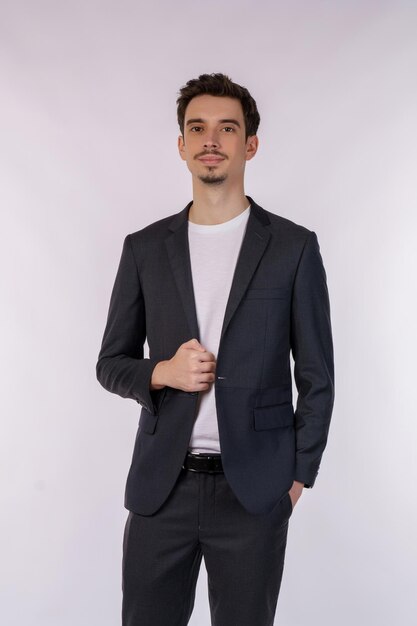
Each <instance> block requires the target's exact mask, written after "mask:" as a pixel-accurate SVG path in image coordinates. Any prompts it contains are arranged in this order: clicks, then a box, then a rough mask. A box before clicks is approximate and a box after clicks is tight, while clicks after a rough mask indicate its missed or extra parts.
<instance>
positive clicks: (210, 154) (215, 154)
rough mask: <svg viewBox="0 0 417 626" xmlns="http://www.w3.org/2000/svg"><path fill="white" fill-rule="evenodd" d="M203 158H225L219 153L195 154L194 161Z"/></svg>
mask: <svg viewBox="0 0 417 626" xmlns="http://www.w3.org/2000/svg"><path fill="white" fill-rule="evenodd" d="M205 156H218V157H221V158H222V159H226V158H227V157H226V156H225V155H224V154H221V153H220V152H203V154H197V156H196V159H201V158H202V157H205Z"/></svg>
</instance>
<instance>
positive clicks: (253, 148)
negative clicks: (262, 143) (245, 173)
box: [246, 135, 259, 161]
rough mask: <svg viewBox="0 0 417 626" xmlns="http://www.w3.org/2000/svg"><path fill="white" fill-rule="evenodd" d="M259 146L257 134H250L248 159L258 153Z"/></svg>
mask: <svg viewBox="0 0 417 626" xmlns="http://www.w3.org/2000/svg"><path fill="white" fill-rule="evenodd" d="M258 146H259V139H258V136H257V135H250V136H249V137H248V140H247V143H246V160H247V161H250V160H251V159H252V158H253V157H254V156H255V154H256V152H257V150H258Z"/></svg>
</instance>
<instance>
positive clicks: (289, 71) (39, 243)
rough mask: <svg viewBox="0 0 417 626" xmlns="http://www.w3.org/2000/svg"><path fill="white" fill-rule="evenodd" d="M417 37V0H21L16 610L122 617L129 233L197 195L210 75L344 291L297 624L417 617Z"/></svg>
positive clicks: (9, 484)
mask: <svg viewBox="0 0 417 626" xmlns="http://www.w3.org/2000/svg"><path fill="white" fill-rule="evenodd" d="M416 32H417V5H416V3H415V2H414V1H411V0H410V1H409V2H407V1H401V0H395V1H394V0H392V1H391V2H386V1H383V0H381V1H378V2H377V1H369V0H361V1H357V2H356V1H352V0H349V1H348V0H346V1H336V0H335V1H328V2H324V1H320V0H316V1H314V0H303V1H301V0H300V1H297V0H295V1H294V0H293V1H288V2H279V1H276V0H275V1H272V0H271V1H262V0H259V1H258V2H254V1H253V0H251V1H248V0H246V1H245V0H241V1H239V2H237V1H236V0H229V2H227V3H225V2H219V1H218V0H212V1H211V2H210V3H203V2H198V1H196V0H194V1H191V0H190V1H185V0H181V1H177V2H174V3H170V2H155V3H154V4H152V5H151V3H148V2H147V3H145V2H139V1H136V2H134V1H133V0H131V1H123V0H118V1H117V2H116V0H108V1H105V0H103V1H99V0H95V1H89V0H83V1H81V0H72V2H63V1H62V0H49V1H46V0H45V1H37V0H32V1H30V0H26V1H19V0H13V1H12V2H5V1H4V0H3V1H1V2H0V73H1V99H0V171H1V181H0V206H1V245H0V263H1V285H0V287H1V307H0V311H1V372H0V380H1V434H0V480H1V502H0V516H1V528H0V554H1V558H0V563H1V565H0V568H1V580H0V593H1V598H0V607H1V608H0V620H1V622H2V623H3V624H7V626H22V625H23V624H25V625H26V626H116V625H117V624H120V607H121V555H122V533H123V528H124V524H125V520H126V517H127V511H126V510H125V509H124V507H123V497H124V486H125V479H126V476H127V472H128V469H129V465H130V460H131V454H132V450H133V443H134V437H135V434H136V428H137V422H138V417H139V410H140V407H139V405H138V404H137V403H136V402H134V401H132V400H126V399H122V398H120V397H119V396H116V395H114V394H110V393H108V392H106V391H105V390H104V389H103V388H102V387H101V386H100V385H99V383H98V382H97V380H96V376H95V365H96V361H97V356H98V352H99V349H100V344H101V339H102V334H103V331H104V326H105V322H106V317H107V311H108V305H109V299H110V293H111V289H112V286H113V282H114V278H115V274H116V270H117V266H118V263H119V259H120V254H121V250H122V244H123V239H124V237H125V236H126V234H127V233H131V232H134V231H136V230H139V229H140V228H143V227H144V226H146V225H147V224H149V223H151V222H153V221H155V220H157V219H160V218H162V217H165V216H168V215H171V214H173V213H176V212H178V211H180V210H181V209H183V208H184V206H185V205H186V204H187V203H188V202H189V201H190V200H191V199H192V195H191V191H192V190H191V174H190V173H189V171H188V169H187V167H186V164H185V163H184V162H183V161H182V160H181V159H180V157H179V155H178V152H177V137H178V134H179V129H178V125H177V120H176V103H175V100H176V98H177V95H178V90H179V89H180V87H181V86H182V85H184V84H185V83H186V81H187V80H189V79H190V78H195V77H197V76H198V75H199V74H201V73H204V72H207V73H211V72H224V73H226V74H227V75H229V76H230V77H231V78H232V80H234V81H236V82H238V83H240V84H242V85H244V86H246V87H247V88H248V89H249V90H250V92H251V93H252V95H253V97H254V98H255V100H256V102H257V104H258V108H259V111H260V115H261V124H260V127H259V132H258V137H259V150H258V153H257V155H256V157H255V158H254V159H253V160H252V161H250V162H249V163H248V164H247V166H246V176H245V192H246V194H248V195H250V196H252V197H253V198H254V199H255V201H256V202H257V203H258V204H260V205H261V206H262V207H264V208H265V209H267V210H269V211H272V212H274V213H276V214H278V215H282V216H284V217H286V218H289V219H291V220H293V221H294V222H296V223H298V224H302V225H304V226H306V227H307V228H309V229H311V230H314V231H315V232H316V233H317V235H318V239H319V243H320V246H321V252H322V256H323V259H324V263H325V267H326V271H327V278H328V287H329V292H330V296H331V312H332V324H333V332H334V346H335V357H336V402H335V407H334V413H333V419H332V424H331V428H330V434H329V440H328V445H327V448H326V450H325V453H324V455H323V459H322V464H321V468H320V472H319V475H318V477H317V481H316V483H315V486H314V487H313V489H311V490H304V493H303V495H302V497H301V499H300V500H299V501H298V503H297V505H296V508H295V510H294V513H293V516H292V518H291V520H290V529H289V535H288V543H287V553H286V562H285V569H284V576H283V581H282V586H281V592H280V596H279V600H278V606H277V614H276V624H282V625H286V626H306V625H307V624H308V625H311V626H319V625H320V626H351V625H352V624H355V626H369V625H371V626H373V625H378V626H393V625H394V624H396V625H400V626H408V625H409V624H412V623H413V620H414V618H415V614H416V610H417V606H416V600H415V598H416V596H415V588H416V582H417V580H416V558H417V542H416V539H415V528H416V526H417V519H416V517H417V516H416V480H417V471H416V469H417V468H416V443H417V425H416V421H417V412H416V401H415V397H416V387H417V383H416V378H417V372H416V354H417V341H416V319H417V306H416V289H415V287H416V268H417V265H416V210H417V192H416V172H417V149H416V146H417V132H416V131H417V123H416V119H417V116H416V110H417V109H416V106H417V98H416V96H417V37H416ZM190 624H191V626H207V625H209V624H210V617H209V605H208V597H207V573H206V570H205V566H204V561H203V562H202V566H201V570H200V576H199V580H198V586H197V595H196V602H195V608H194V613H193V615H192V618H191V621H190ZM254 626H257V625H254Z"/></svg>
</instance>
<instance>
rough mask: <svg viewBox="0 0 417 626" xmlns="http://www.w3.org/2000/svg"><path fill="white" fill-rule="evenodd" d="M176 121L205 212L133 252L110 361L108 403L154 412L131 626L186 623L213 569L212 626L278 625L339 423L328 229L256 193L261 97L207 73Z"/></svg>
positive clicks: (153, 231) (103, 374) (143, 457)
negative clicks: (201, 575)
mask: <svg viewBox="0 0 417 626" xmlns="http://www.w3.org/2000/svg"><path fill="white" fill-rule="evenodd" d="M177 105H178V109H177V113H178V122H179V126H180V130H181V135H180V136H179V138H178V148H179V154H180V156H181V158H182V159H183V160H184V161H186V163H187V167H188V169H189V170H190V172H191V175H192V184H193V200H192V201H191V202H189V203H188V204H187V206H186V207H185V208H184V209H183V210H182V211H180V212H179V213H175V214H172V215H170V216H169V217H165V218H163V219H160V220H158V221H156V222H154V223H153V224H150V225H148V226H146V227H145V228H142V229H141V230H139V231H137V232H135V233H132V234H130V235H127V236H126V238H125V240H124V244H123V250H122V255H121V259H120V264H119V268H118V272H117V275H116V279H115V284H114V287H113V291H112V294H111V299H110V307H109V313H108V318H107V324H106V328H105V331H104V337H103V342H102V346H101V350H100V354H99V358H98V362H97V378H98V380H99V381H100V383H101V384H102V385H103V387H105V388H106V389H107V390H108V391H110V392H113V393H117V394H119V395H120V396H122V397H123V398H131V399H134V400H136V401H137V402H138V403H139V404H140V405H141V407H142V409H141V412H140V420H139V428H138V433H137V436H136V441H135V447H134V452H133V459H132V464H131V467H130V471H129V476H128V479H127V486H126V498H125V506H126V508H127V509H128V510H129V515H128V519H127V522H126V528H125V533H124V541H123V608H122V616H123V625H124V626H139V625H140V626H174V625H175V626H182V625H185V624H187V623H188V621H189V619H190V616H191V613H192V611H193V607H194V600H195V587H196V581H197V578H198V572H199V568H200V564H201V558H202V556H203V555H204V562H205V566H206V569H207V574H208V586H209V602H210V611H211V619H212V624H213V625H214V626H272V624H273V621H274V615H275V611H276V604H277V599H278V594H279V589H280V585H281V578H282V572H283V566H284V555H285V548H286V538H287V531H288V521H289V518H290V516H291V514H292V512H293V510H294V507H295V505H296V502H297V500H298V498H299V497H300V495H301V493H302V491H303V488H304V487H312V486H313V484H314V482H315V479H316V476H317V473H318V469H319V465H320V461H321V457H322V454H323V451H324V448H325V446H326V443H327V435H328V430H329V424H330V418H331V413H332V408H333V398H334V374H333V348H332V336H331V322H330V307H329V299H328V291H327V286H326V274H325V270H324V267H323V263H322V258H321V255H320V250H319V245H318V240H317V237H316V234H315V232H314V231H310V230H308V229H307V228H304V227H303V226H299V225H297V224H295V223H294V222H292V221H290V220H288V219H285V218H283V217H279V216H278V215H276V214H274V213H272V212H269V211H267V210H265V209H263V208H262V207H260V206H259V205H258V204H257V203H256V202H255V201H254V200H253V199H252V198H251V197H250V196H246V195H245V193H244V184H243V178H244V171H245V165H246V161H249V160H250V159H252V158H253V157H254V156H255V154H256V151H257V148H258V138H257V136H256V132H257V129H258V125H259V121H260V117H259V113H258V110H257V107H256V102H255V100H254V99H253V98H252V97H251V95H250V94H249V92H248V90H247V89H246V88H244V87H241V86H240V85H237V84H235V83H233V82H232V81H231V80H230V78H229V77H227V76H225V75H223V74H211V75H208V74H203V75H201V76H199V78H198V79H194V80H190V81H188V83H187V84H186V85H185V86H184V87H183V88H182V89H181V90H180V94H179V98H178V100H177ZM146 338H147V341H148V345H149V357H148V358H144V352H143V345H144V342H145V339H146ZM291 352H292V354H293V357H294V377H295V383H296V386H297V391H298V398H297V405H296V410H295V412H294V409H293V404H292V380H291V370H290V353H291Z"/></svg>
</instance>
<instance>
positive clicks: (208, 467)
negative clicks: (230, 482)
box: [182, 452, 223, 474]
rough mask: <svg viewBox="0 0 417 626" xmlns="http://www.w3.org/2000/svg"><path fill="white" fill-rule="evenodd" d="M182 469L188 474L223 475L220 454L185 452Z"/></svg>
mask: <svg viewBox="0 0 417 626" xmlns="http://www.w3.org/2000/svg"><path fill="white" fill-rule="evenodd" d="M182 467H183V468H184V469H187V470H189V471H190V472H208V473H209V474H219V473H223V465H222V459H221V454H205V453H197V452H195V453H194V452H187V455H186V457H185V459H184V463H183V466H182Z"/></svg>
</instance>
